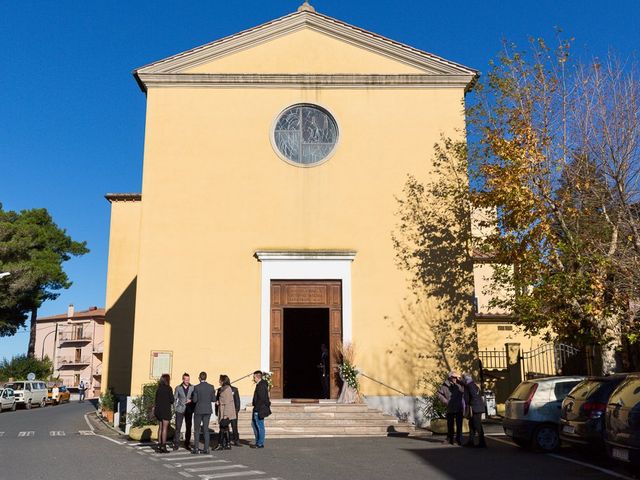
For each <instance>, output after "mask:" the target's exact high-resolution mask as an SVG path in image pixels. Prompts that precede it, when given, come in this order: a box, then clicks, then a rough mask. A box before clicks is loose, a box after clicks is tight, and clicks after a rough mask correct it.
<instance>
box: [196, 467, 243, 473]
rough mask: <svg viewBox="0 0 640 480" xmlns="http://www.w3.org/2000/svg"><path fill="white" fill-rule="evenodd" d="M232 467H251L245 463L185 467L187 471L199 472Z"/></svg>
mask: <svg viewBox="0 0 640 480" xmlns="http://www.w3.org/2000/svg"><path fill="white" fill-rule="evenodd" d="M232 468H249V467H247V466H245V465H222V466H219V467H199V468H185V470H186V471H187V472H192V473H197V472H206V471H207V470H230V469H232Z"/></svg>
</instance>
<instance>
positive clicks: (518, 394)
mask: <svg viewBox="0 0 640 480" xmlns="http://www.w3.org/2000/svg"><path fill="white" fill-rule="evenodd" d="M532 386H533V383H531V382H523V383H521V384H520V385H518V386H517V388H516V389H515V390H514V391H513V393H512V394H511V395H510V396H509V399H510V400H526V399H527V398H528V397H529V391H530V390H531V387H532Z"/></svg>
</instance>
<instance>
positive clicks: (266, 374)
mask: <svg viewBox="0 0 640 480" xmlns="http://www.w3.org/2000/svg"><path fill="white" fill-rule="evenodd" d="M272 375H273V373H272V372H262V379H263V380H264V381H266V382H267V387H269V390H271V387H273V379H272V378H271V377H272Z"/></svg>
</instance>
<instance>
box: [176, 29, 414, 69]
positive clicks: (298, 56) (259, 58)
mask: <svg viewBox="0 0 640 480" xmlns="http://www.w3.org/2000/svg"><path fill="white" fill-rule="evenodd" d="M338 52H339V53H338ZM184 73H284V74H290V73H293V74H295V73H315V74H334V73H357V74H378V75H381V74H412V73H424V71H423V70H420V69H418V68H416V67H414V66H412V65H408V64H406V63H402V62H400V61H398V60H394V59H391V58H389V57H385V56H383V55H380V54H377V53H372V52H371V51H369V50H366V49H365V48H363V47H359V46H355V45H349V44H347V43H345V42H343V41H341V40H338V39H336V38H333V37H331V36H329V35H327V34H324V33H320V32H318V31H314V30H310V29H304V30H298V31H294V32H291V33H289V34H287V35H284V36H282V37H277V38H275V39H270V40H269V41H267V42H265V43H261V44H258V45H253V46H251V48H248V49H246V50H242V51H239V52H234V53H233V54H232V55H227V56H223V57H220V58H216V59H215V60H213V61H210V62H206V63H203V64H201V65H197V66H195V67H192V68H189V69H187V70H185V72H184Z"/></svg>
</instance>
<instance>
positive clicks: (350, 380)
mask: <svg viewBox="0 0 640 480" xmlns="http://www.w3.org/2000/svg"><path fill="white" fill-rule="evenodd" d="M354 357H355V349H354V346H353V344H352V343H346V344H345V343H341V344H340V345H338V373H340V377H341V378H342V380H343V381H344V382H345V383H346V384H347V385H349V386H350V387H351V388H353V389H354V390H355V391H356V392H359V391H360V383H359V382H358V375H359V374H360V372H359V371H358V369H357V368H356V366H355V364H354Z"/></svg>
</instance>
